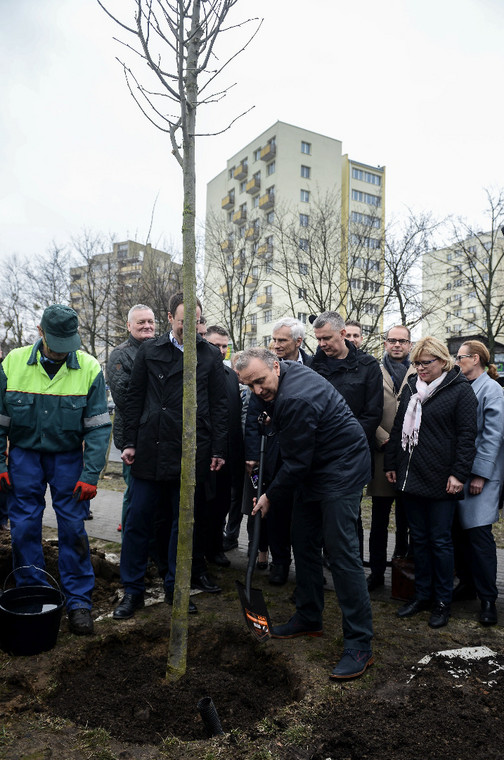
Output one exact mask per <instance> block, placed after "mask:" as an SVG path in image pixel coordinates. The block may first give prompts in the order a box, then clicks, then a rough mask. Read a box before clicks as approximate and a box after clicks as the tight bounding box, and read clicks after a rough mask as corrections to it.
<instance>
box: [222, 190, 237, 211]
mask: <svg viewBox="0 0 504 760" xmlns="http://www.w3.org/2000/svg"><path fill="white" fill-rule="evenodd" d="M221 205H222V208H223V209H225V210H226V211H229V210H230V209H232V208H233V207H234V205H235V194H234V190H233V191H232V192H230V193H228V194H227V195H226V197H225V198H223V199H222V204H221Z"/></svg>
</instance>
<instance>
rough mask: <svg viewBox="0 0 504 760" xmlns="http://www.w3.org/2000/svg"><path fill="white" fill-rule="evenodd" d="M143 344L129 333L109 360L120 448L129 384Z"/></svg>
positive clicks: (116, 439) (108, 366)
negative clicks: (136, 357) (136, 358)
mask: <svg viewBox="0 0 504 760" xmlns="http://www.w3.org/2000/svg"><path fill="white" fill-rule="evenodd" d="M149 340H151V339H149ZM141 345H142V341H141V340H137V339H136V338H134V337H133V336H132V335H129V336H128V339H127V340H125V341H124V343H121V344H120V345H119V346H117V347H116V348H114V350H113V351H112V353H111V354H110V356H109V360H108V362H107V382H108V384H109V387H110V392H111V393H112V398H113V400H114V404H115V413H114V443H115V445H116V446H117V448H118V449H122V447H123V437H124V420H123V415H124V409H125V407H126V397H127V395H128V385H129V381H130V377H131V370H132V369H133V363H134V361H135V356H136V355H137V351H138V349H139V347H140V346H141Z"/></svg>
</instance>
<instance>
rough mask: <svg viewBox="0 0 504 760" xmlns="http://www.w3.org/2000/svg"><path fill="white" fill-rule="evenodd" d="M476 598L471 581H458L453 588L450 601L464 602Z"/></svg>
mask: <svg viewBox="0 0 504 760" xmlns="http://www.w3.org/2000/svg"><path fill="white" fill-rule="evenodd" d="M470 599H476V589H475V588H474V586H473V585H472V583H459V584H458V585H457V586H455V588H454V589H453V594H452V602H466V601H469V600H470Z"/></svg>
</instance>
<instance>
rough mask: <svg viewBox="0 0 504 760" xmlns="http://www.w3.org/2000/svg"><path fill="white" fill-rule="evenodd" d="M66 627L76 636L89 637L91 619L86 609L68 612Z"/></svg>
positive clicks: (89, 612) (91, 627)
mask: <svg viewBox="0 0 504 760" xmlns="http://www.w3.org/2000/svg"><path fill="white" fill-rule="evenodd" d="M68 627H69V628H70V630H71V631H72V633H76V634H77V635H78V636H89V635H90V634H92V633H93V618H92V617H91V611H90V610H88V609H87V607H77V608H76V609H74V610H69V612H68Z"/></svg>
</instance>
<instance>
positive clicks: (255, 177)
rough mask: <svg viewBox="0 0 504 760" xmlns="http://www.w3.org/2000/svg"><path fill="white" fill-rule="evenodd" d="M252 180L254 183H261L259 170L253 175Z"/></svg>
mask: <svg viewBox="0 0 504 760" xmlns="http://www.w3.org/2000/svg"><path fill="white" fill-rule="evenodd" d="M253 178H254V179H255V180H256V182H260V181H261V170H260V169H259V171H258V172H256V173H255V174H254V175H253Z"/></svg>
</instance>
